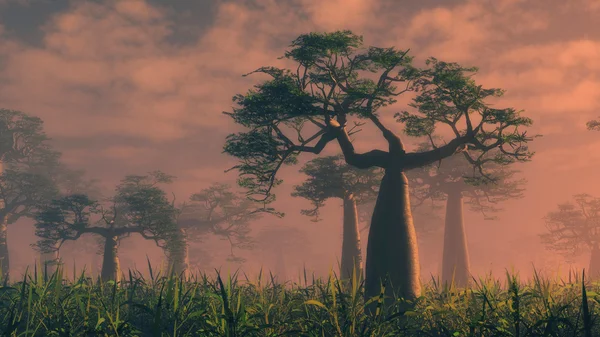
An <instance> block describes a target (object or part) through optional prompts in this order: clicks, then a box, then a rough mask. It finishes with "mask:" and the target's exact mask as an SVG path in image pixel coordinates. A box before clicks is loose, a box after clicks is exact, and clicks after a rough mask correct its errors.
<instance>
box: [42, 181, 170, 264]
mask: <svg viewBox="0 0 600 337" xmlns="http://www.w3.org/2000/svg"><path fill="white" fill-rule="evenodd" d="M172 178H173V177H171V176H168V175H166V174H164V173H162V172H160V171H155V172H150V173H149V174H148V175H130V176H126V177H125V178H124V179H123V180H121V183H120V184H119V185H118V186H117V188H116V191H115V192H116V193H115V194H114V196H112V197H110V198H106V199H104V200H93V199H91V198H90V197H88V196H87V195H84V194H72V195H67V196H64V197H61V198H58V199H55V200H53V201H52V202H51V203H49V204H48V205H46V206H45V207H44V208H43V209H42V210H41V211H40V212H39V213H38V214H37V216H36V235H37V236H38V237H40V238H41V239H40V241H39V242H38V243H37V246H38V247H39V248H40V250H41V251H42V252H51V251H54V250H56V249H59V248H60V246H61V245H62V244H63V243H64V242H65V241H67V240H77V239H78V238H79V237H81V235H84V234H95V235H99V236H101V237H104V238H106V237H111V236H115V237H118V238H119V239H122V238H124V237H127V236H129V235H131V234H134V233H137V234H139V235H141V236H142V237H144V238H145V239H147V240H152V241H154V242H156V244H157V245H159V246H161V247H162V246H164V245H165V242H167V241H168V239H169V238H170V237H171V236H172V235H174V233H175V229H176V228H175V215H176V209H175V207H174V206H173V205H172V202H171V201H169V200H168V198H167V196H166V193H165V192H164V191H163V190H162V189H161V188H159V187H158V186H157V185H158V184H160V183H168V182H170V181H171V180H172Z"/></svg>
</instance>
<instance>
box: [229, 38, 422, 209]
mask: <svg viewBox="0 0 600 337" xmlns="http://www.w3.org/2000/svg"><path fill="white" fill-rule="evenodd" d="M290 47H291V49H290V50H289V51H287V52H286V53H285V56H284V57H285V58H287V59H290V60H293V61H295V62H296V63H297V64H298V68H297V69H296V71H291V70H288V69H278V68H274V67H262V68H259V69H257V70H256V71H254V72H253V73H263V74H266V75H269V76H270V77H271V78H272V79H271V80H268V81H265V82H263V83H261V84H258V85H256V86H255V87H254V89H252V90H249V91H248V92H247V93H246V94H245V95H236V96H235V97H234V99H233V100H234V103H236V105H237V107H236V108H234V109H233V112H232V113H229V112H226V114H228V115H229V116H231V117H232V118H233V120H234V121H235V122H236V123H238V124H240V125H243V126H245V127H246V128H248V129H249V130H248V131H247V132H242V133H238V134H232V135H230V136H229V137H228V138H227V143H226V145H225V152H226V153H228V154H230V155H232V156H234V157H236V158H238V159H240V164H238V165H236V166H235V167H234V169H238V170H239V171H240V184H241V185H242V186H244V187H247V188H248V189H249V194H250V196H256V197H257V196H263V198H262V199H259V200H269V201H272V196H271V193H270V191H271V188H272V187H273V186H275V185H277V184H279V183H280V181H279V180H278V179H276V173H277V171H278V170H279V168H280V167H281V166H282V165H283V164H288V163H294V162H295V160H293V158H294V157H295V156H297V155H299V154H300V153H302V152H311V153H317V154H318V153H320V152H321V151H322V150H323V148H324V147H325V146H326V145H327V143H328V142H330V141H331V140H333V139H335V134H334V133H332V130H331V128H329V127H328V123H329V121H330V120H332V119H334V118H337V119H339V121H340V122H341V123H342V124H345V118H346V115H351V116H357V117H359V118H366V117H369V116H371V115H372V114H374V113H376V112H377V111H378V110H379V109H380V108H381V107H384V106H386V105H389V104H392V103H394V102H395V99H394V97H395V96H397V95H399V94H400V93H399V92H398V91H397V90H396V89H397V88H396V86H395V85H393V83H394V82H402V81H404V80H408V78H410V77H412V76H414V69H413V68H412V67H410V60H411V58H410V57H408V56H406V51H399V50H395V49H394V48H376V47H370V48H368V49H366V50H363V49H362V37H360V36H357V35H355V34H353V33H352V32H350V31H338V32H333V33H310V34H304V35H301V36H300V37H298V38H297V39H296V40H295V41H294V42H292V45H291V46H290ZM398 66H403V67H406V69H404V70H403V71H402V73H398V74H397V75H395V74H394V75H392V74H391V72H392V70H393V69H394V68H396V67H398ZM409 70H410V71H409ZM365 72H366V73H375V72H383V73H382V78H381V79H380V80H379V81H378V82H376V81H374V80H372V79H370V78H368V77H363V76H360V74H361V73H365ZM251 74H252V73H251ZM409 75H410V76H409ZM306 133H309V135H310V134H312V135H311V136H307V135H306ZM294 138H296V139H297V142H294V141H293V140H292V139H294ZM317 139H318V140H317ZM313 141H316V144H315V145H314V146H310V145H309V144H311V143H312V142H313ZM289 158H292V160H291V162H290V160H289Z"/></svg>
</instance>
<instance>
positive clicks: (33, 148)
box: [0, 109, 56, 278]
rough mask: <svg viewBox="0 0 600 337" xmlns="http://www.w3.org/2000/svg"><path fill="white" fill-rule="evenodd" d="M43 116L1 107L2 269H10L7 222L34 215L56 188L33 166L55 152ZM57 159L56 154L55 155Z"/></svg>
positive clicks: (0, 226)
mask: <svg viewBox="0 0 600 337" xmlns="http://www.w3.org/2000/svg"><path fill="white" fill-rule="evenodd" d="M48 140H49V139H48V137H47V136H46V134H45V132H44V130H43V121H42V120H41V119H40V118H37V117H33V116H29V115H27V114H25V113H23V112H20V111H15V110H8V109H0V175H1V177H0V184H1V185H2V188H1V189H0V270H1V273H2V276H3V277H4V278H7V277H8V275H9V271H10V256H9V250H8V226H9V225H11V224H14V223H16V221H17V220H18V219H19V218H22V217H27V216H30V215H31V211H33V208H34V205H35V204H37V203H38V202H39V201H40V200H41V199H42V198H45V197H47V196H48V195H51V194H52V193H53V192H54V189H53V187H52V184H51V182H50V181H49V180H48V179H47V176H44V175H39V174H37V173H36V172H34V170H33V168H34V167H35V166H36V165H38V164H39V162H40V160H42V161H44V160H47V159H49V158H50V156H48V154H49V153H52V151H51V150H50V146H49V144H48ZM54 159H56V157H54Z"/></svg>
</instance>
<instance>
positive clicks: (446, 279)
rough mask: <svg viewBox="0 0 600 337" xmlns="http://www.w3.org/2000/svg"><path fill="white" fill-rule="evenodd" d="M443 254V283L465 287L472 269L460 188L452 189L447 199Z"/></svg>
mask: <svg viewBox="0 0 600 337" xmlns="http://www.w3.org/2000/svg"><path fill="white" fill-rule="evenodd" d="M443 254H444V255H443V256H442V284H448V285H450V284H451V283H452V281H453V280H454V285H455V286H456V287H459V288H464V287H466V286H467V285H468V284H469V281H470V279H471V271H470V266H469V251H468V248H467V236H466V233H465V225H464V218H463V197H462V193H461V191H460V190H450V191H449V192H448V199H447V201H446V223H445V227H444V253H443Z"/></svg>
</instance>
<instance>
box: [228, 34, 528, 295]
mask: <svg viewBox="0 0 600 337" xmlns="http://www.w3.org/2000/svg"><path fill="white" fill-rule="evenodd" d="M290 47H291V49H290V50H289V51H287V52H286V53H285V58H287V59H288V60H291V61H292V62H295V63H296V65H297V66H295V67H294V69H293V70H288V69H279V68H275V67H262V68H260V69H258V70H256V71H255V73H262V74H266V75H268V76H269V77H270V79H268V80H266V81H264V82H262V83H260V84H257V85H255V86H254V88H252V89H251V90H249V91H248V92H247V93H246V94H243V95H242V94H240V95H236V96H235V97H234V98H233V100H234V103H235V104H236V106H235V107H234V108H233V112H226V113H227V114H228V115H229V116H231V118H232V119H233V120H234V121H235V122H236V123H238V124H240V125H241V126H243V127H245V128H246V129H247V130H246V131H244V132H241V133H236V134H231V135H229V136H228V137H227V142H226V144H225V152H226V153H228V154H230V155H233V156H235V157H236V158H238V159H239V163H238V164H237V165H236V166H234V169H237V170H238V171H239V174H240V183H241V185H242V186H244V187H246V188H247V189H248V190H249V191H248V194H249V196H250V197H252V198H255V199H258V200H266V201H270V200H272V199H273V194H272V191H271V190H272V187H273V186H275V185H278V184H279V183H280V182H281V180H280V179H278V178H277V173H278V171H279V169H280V168H281V167H282V166H283V165H284V164H293V163H295V162H296V161H297V160H296V159H297V156H298V155H300V154H301V153H313V154H319V153H321V151H322V150H323V149H324V148H325V147H326V146H327V144H329V143H330V142H331V141H333V140H337V143H338V144H339V146H340V147H341V149H342V153H343V154H344V159H345V160H346V162H347V163H348V164H349V165H352V166H354V167H356V168H361V169H366V168H371V167H379V168H382V169H383V170H384V176H383V178H382V181H381V185H380V186H381V187H380V188H379V194H378V197H377V202H376V206H375V209H374V212H373V217H372V220H371V227H370V230H369V237H368V247H367V259H366V265H365V269H366V275H365V296H366V298H367V299H370V298H372V297H373V296H377V295H379V293H380V291H381V287H380V285H381V282H382V281H384V280H385V281H386V283H387V286H386V288H385V289H386V294H388V295H393V294H394V293H395V294H396V295H399V296H402V297H404V298H415V297H416V296H419V294H420V292H421V284H420V280H419V261H418V250H417V241H416V237H415V229H414V225H413V219H412V215H411V211H410V200H409V190H408V182H407V179H406V176H405V174H404V173H405V172H406V171H408V170H410V169H414V168H418V167H423V166H426V165H429V164H432V163H435V162H438V161H440V160H442V159H444V158H446V157H450V156H452V155H454V154H456V153H457V152H461V151H462V152H464V150H467V149H468V150H469V152H473V155H469V153H468V152H465V155H466V156H468V157H469V159H470V160H471V161H472V162H473V164H474V165H478V166H483V165H485V164H486V162H485V161H483V160H479V157H480V154H481V153H485V152H487V151H489V150H492V149H496V148H500V149H501V152H500V156H502V157H503V158H504V160H507V161H527V160H529V159H530V157H531V156H532V153H531V152H529V150H528V148H527V146H526V144H527V143H528V142H529V141H530V140H531V139H532V137H530V136H528V135H527V133H526V131H525V130H524V128H525V127H527V126H529V125H531V123H532V121H531V119H529V118H526V117H522V116H521V113H520V111H517V110H515V109H512V108H506V109H498V108H492V107H490V106H489V105H488V104H487V103H485V100H486V99H487V98H489V97H498V96H501V95H502V93H503V91H502V90H500V89H485V88H483V87H482V86H480V85H477V84H476V83H475V81H474V80H473V79H472V77H471V76H472V74H473V73H475V72H476V71H477V69H476V68H465V67H462V66H460V65H458V64H456V63H446V62H442V61H438V60H437V59H435V58H430V59H428V60H427V62H426V68H425V69H417V68H415V67H413V66H412V65H411V59H412V58H411V57H409V56H408V51H403V50H397V49H395V48H393V47H392V48H379V47H368V48H363V44H362V37H360V36H357V35H355V34H353V33H352V32H350V31H337V32H333V33H310V34H303V35H300V36H299V37H298V38H297V39H296V40H294V41H293V42H292V44H291V46H290ZM407 91H414V92H416V97H414V99H413V101H412V103H411V104H410V107H412V110H411V112H408V111H404V112H400V113H397V114H396V115H395V117H396V121H397V122H399V123H402V124H403V125H404V132H405V133H406V134H407V135H408V136H417V137H422V136H432V134H433V133H434V132H435V131H436V128H437V127H439V126H440V125H445V126H447V127H448V130H449V132H450V133H451V135H452V137H453V138H452V139H450V140H449V141H448V142H447V143H446V144H445V145H443V146H440V147H436V148H434V149H432V150H431V151H426V152H412V153H411V152H407V151H406V150H405V147H404V143H403V142H402V140H401V139H400V137H399V136H398V135H397V133H395V132H393V131H392V130H391V129H390V128H389V125H388V126H386V125H385V124H386V122H387V121H388V120H389V119H388V118H385V119H380V114H381V113H382V112H385V113H388V112H389V111H390V110H389V109H385V108H386V107H388V106H391V105H393V104H394V103H396V97H397V96H399V95H401V94H402V93H404V92H407ZM351 118H358V119H360V120H361V121H370V122H371V123H372V124H373V125H374V126H376V127H377V128H378V129H379V130H380V131H381V133H382V134H383V137H384V138H385V139H386V140H387V142H388V149H387V151H384V150H379V149H375V150H372V151H368V152H365V153H357V152H356V151H355V149H354V145H353V144H352V142H351V141H350V138H349V133H351V132H352V130H346V125H347V123H348V121H349V120H350V119H351Z"/></svg>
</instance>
